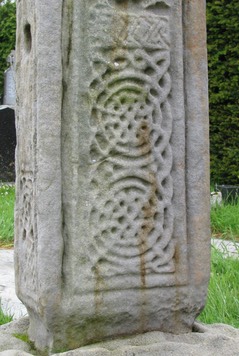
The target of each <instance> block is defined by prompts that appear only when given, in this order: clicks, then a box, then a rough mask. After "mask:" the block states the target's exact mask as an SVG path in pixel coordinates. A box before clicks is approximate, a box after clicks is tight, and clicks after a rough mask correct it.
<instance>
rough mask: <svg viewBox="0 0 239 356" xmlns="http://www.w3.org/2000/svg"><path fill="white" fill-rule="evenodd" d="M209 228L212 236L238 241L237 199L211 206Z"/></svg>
mask: <svg viewBox="0 0 239 356" xmlns="http://www.w3.org/2000/svg"><path fill="white" fill-rule="evenodd" d="M211 229H212V235H213V236H214V237H222V238H225V239H229V240H234V241H239V201H238V202H237V204H233V205H230V204H222V205H216V206H214V207H212V208H211Z"/></svg>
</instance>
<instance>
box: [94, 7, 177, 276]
mask: <svg viewBox="0 0 239 356" xmlns="http://www.w3.org/2000/svg"><path fill="white" fill-rule="evenodd" d="M96 17H97V11H95V12H94V11H93V12H92V26H91V31H90V41H91V43H92V46H93V48H94V51H92V53H93V54H92V57H91V61H92V70H93V73H94V79H93V80H92V82H91V85H90V94H91V99H92V110H91V120H90V125H91V130H92V133H93V139H92V142H91V145H90V157H91V172H90V177H91V192H92V197H93V198H92V201H94V204H92V207H91V215H90V227H91V235H92V242H91V245H92V246H91V248H92V249H94V253H92V254H91V255H92V256H91V258H92V260H93V264H94V266H98V267H99V266H100V270H101V274H102V275H105V276H114V275H120V274H127V273H131V274H141V276H142V275H143V276H144V277H143V278H144V279H145V276H147V274H149V273H151V274H152V273H173V272H174V271H175V265H174V258H173V257H174V253H175V248H174V242H173V239H172V234H173V223H174V214H173V209H172V196H173V182H172V177H171V169H172V160H173V159H172V149H171V146H170V138H171V134H172V114H171V110H170V104H169V101H168V96H169V94H170V90H171V78H170V74H169V66H170V35H169V24H168V20H167V17H160V16H156V15H149V16H145V15H137V16H136V15H134V14H129V13H127V14H126V13H124V12H119V11H118V12H114V11H112V12H110V11H108V12H103V13H101V21H103V26H100V27H99V28H98V30H97V31H96V26H95V19H96ZM102 19H103V20H102ZM112 22H113V23H114V27H113V30H111V31H110V30H109V28H110V26H112ZM102 31H104V32H105V34H103V32H102Z"/></svg>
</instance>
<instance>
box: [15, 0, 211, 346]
mask: <svg viewBox="0 0 239 356" xmlns="http://www.w3.org/2000/svg"><path fill="white" fill-rule="evenodd" d="M16 67H17V93H18V94H17V96H18V103H17V120H18V121H17V127H18V147H17V183H16V187H17V188H16V189H17V201H16V214H15V217H16V218H15V231H16V243H15V264H16V276H17V279H16V281H17V282H16V284H17V294H18V296H19V298H20V299H21V300H22V302H23V303H24V304H25V305H26V307H27V309H28V313H29V316H30V328H29V336H30V338H31V340H33V341H34V342H35V344H36V347H37V348H39V349H44V348H52V349H53V350H58V349H62V348H66V349H69V348H77V347H79V346H83V345H86V344H89V343H93V342H96V341H101V340H104V339H107V338H111V337H112V338H114V337H116V336H124V335H133V334H139V333H143V332H147V331H155V330H160V331H165V332H172V333H175V334H179V333H185V332H190V331H191V330H192V325H193V322H194V319H195V317H196V316H197V315H198V314H199V312H200V311H201V309H202V308H203V305H204V303H205V299H206V293H207V284H208V279H209V264H210V261H209V250H210V234H209V209H210V202H209V196H210V193H209V169H208V166H209V164H208V162H209V160H208V102H207V62H206V30H205V2H204V1H202V2H201V1H200V2H199V1H197V0H190V1H189V0H185V1H184V2H183V5H182V2H181V1H180V0H171V1H169V0H168V1H147V0H141V1H133V0H128V1H126V0H121V1H119V0H92V1H89V2H85V1H83V0H80V1H79V0H69V1H65V2H63V1H60V0H59V1H57V2H56V1H55V0H41V1H40V0H36V1H34V2H33V1H30V0H26V1H24V2H23V1H21V2H18V34H17V50H16ZM26 93H27V95H26Z"/></svg>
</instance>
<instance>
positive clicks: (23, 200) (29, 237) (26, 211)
mask: <svg viewBox="0 0 239 356" xmlns="http://www.w3.org/2000/svg"><path fill="white" fill-rule="evenodd" d="M33 181H34V176H33V172H31V171H27V172H23V173H22V174H21V176H20V190H21V196H20V200H19V206H20V207H21V210H22V211H21V214H20V216H21V223H20V232H19V234H20V236H19V238H20V239H21V240H22V243H23V245H25V248H24V252H23V253H24V254H25V260H26V268H25V269H24V274H23V283H24V284H25V285H26V287H27V290H28V293H29V296H33V295H35V293H37V266H36V259H37V255H36V249H37V246H36V228H35V223H34V221H35V218H34V206H33V191H34V184H33Z"/></svg>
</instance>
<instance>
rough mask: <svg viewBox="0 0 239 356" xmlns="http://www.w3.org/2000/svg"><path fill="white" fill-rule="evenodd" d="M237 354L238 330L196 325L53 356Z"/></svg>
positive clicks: (9, 355) (15, 354)
mask: <svg viewBox="0 0 239 356" xmlns="http://www.w3.org/2000/svg"><path fill="white" fill-rule="evenodd" d="M0 331H1V329H0ZM9 331H10V328H9ZM238 350H239V330H238V329H235V328H233V327H231V326H229V325H224V324H214V325H204V324H198V323H196V324H194V332H193V333H188V334H181V335H173V334H170V333H162V332H159V331H154V332H148V333H145V334H141V335H136V336H133V337H128V338H124V339H116V340H111V341H105V342H101V343H99V344H94V345H89V346H85V347H82V348H79V349H76V350H71V351H67V352H62V353H58V354H54V356H57V355H59V356H61V355H62V356H80V355H82V356H91V355H92V356H106V355H112V356H139V355H143V356H170V355H171V356H182V355H193V356H201V355H203V356H218V355H228V356H237V355H238ZM33 354H35V353H34V352H31V351H29V352H24V351H22V350H21V349H19V350H17V349H16V348H15V350H13V349H12V350H5V351H3V352H0V356H29V355H33Z"/></svg>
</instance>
